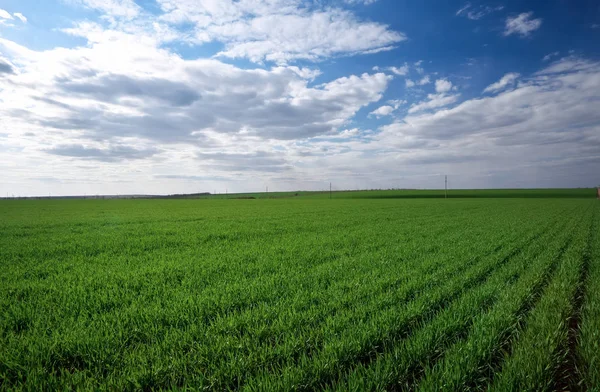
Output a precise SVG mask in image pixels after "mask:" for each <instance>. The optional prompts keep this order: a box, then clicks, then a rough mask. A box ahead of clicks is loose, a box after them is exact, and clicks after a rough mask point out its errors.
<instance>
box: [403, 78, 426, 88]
mask: <svg viewBox="0 0 600 392" xmlns="http://www.w3.org/2000/svg"><path fill="white" fill-rule="evenodd" d="M429 83H431V79H429V75H425V76H424V77H422V78H421V79H419V80H416V81H415V80H411V79H406V81H405V84H406V87H408V88H411V87H415V86H424V85H426V84H429Z"/></svg>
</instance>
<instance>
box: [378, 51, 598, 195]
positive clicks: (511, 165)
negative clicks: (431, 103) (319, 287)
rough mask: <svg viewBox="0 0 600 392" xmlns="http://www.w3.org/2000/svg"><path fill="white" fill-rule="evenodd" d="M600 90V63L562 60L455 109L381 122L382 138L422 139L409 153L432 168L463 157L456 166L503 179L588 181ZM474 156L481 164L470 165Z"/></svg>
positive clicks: (394, 142) (389, 142) (389, 141)
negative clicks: (498, 91)
mask: <svg viewBox="0 0 600 392" xmlns="http://www.w3.org/2000/svg"><path fill="white" fill-rule="evenodd" d="M557 70H561V72H556V71H557ZM598 91H600V63H598V62H590V61H586V60H582V59H574V58H569V59H563V60H561V61H559V62H558V63H557V64H554V65H552V66H550V67H547V68H545V69H543V70H541V71H539V72H538V73H536V74H535V75H533V76H532V77H531V78H530V80H528V81H527V82H526V83H521V84H520V85H519V86H517V88H515V89H513V90H510V91H505V92H502V93H500V94H498V95H495V96H492V97H485V98H475V99H470V100H466V101H464V102H462V103H460V104H459V105H457V106H455V107H453V108H451V109H441V110H438V111H434V112H430V113H428V112H423V113H418V112H413V113H410V114H409V115H408V116H407V117H405V118H403V119H401V120H399V121H397V122H395V123H393V124H390V125H387V126H384V127H382V132H381V133H380V134H379V135H378V137H377V143H380V144H382V145H386V146H388V148H391V146H397V148H406V147H405V146H406V145H417V146H420V147H419V148H418V149H416V150H415V151H414V152H411V153H410V154H407V155H406V157H405V158H406V160H408V161H412V162H415V160H416V161H418V162H421V164H424V162H428V163H427V164H428V165H430V166H432V167H441V166H440V165H448V164H450V163H452V162H453V161H454V160H455V158H456V157H459V161H458V162H455V163H453V165H454V166H453V168H454V169H453V170H455V171H461V173H463V174H466V173H469V172H471V173H472V174H473V175H476V174H477V173H486V175H487V176H490V177H491V178H493V179H494V180H495V181H498V182H502V183H503V184H507V183H511V184H514V185H517V184H518V185H519V186H536V185H537V186H545V185H546V184H551V183H561V184H562V186H583V184H590V185H591V183H590V182H589V181H590V180H591V179H593V178H596V179H598V177H597V174H593V173H594V170H595V168H594V167H595V166H596V165H597V164H598V163H600V155H599V154H598V151H600V150H599V147H600V136H599V135H600V114H598V111H597V110H594V107H595V104H596V103H597V101H598V99H599V98H600V95H599V93H598ZM469 157H470V158H469ZM472 159H476V160H478V164H477V165H474V166H472V168H473V169H469V167H468V164H469V161H470V160H472ZM495 165H496V166H498V165H500V166H498V167H501V169H500V170H498V169H494V168H493V167H494V166H495ZM508 176H512V178H509V177H508Z"/></svg>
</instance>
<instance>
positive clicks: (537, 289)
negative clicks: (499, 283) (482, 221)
mask: <svg viewBox="0 0 600 392" xmlns="http://www.w3.org/2000/svg"><path fill="white" fill-rule="evenodd" d="M565 226H567V224H564V225H563V227H562V228H563V229H564V227H565ZM540 236H541V235H537V236H536V238H539V237H540ZM572 239H573V235H571V237H570V238H569V239H568V240H567V241H566V243H565V244H564V245H563V246H562V247H561V248H560V249H559V251H558V254H557V256H556V257H555V260H554V261H553V262H552V263H550V264H549V265H548V267H547V268H546V270H545V271H544V276H543V278H542V279H540V280H539V281H538V282H537V283H536V285H535V286H534V288H533V292H532V294H531V295H530V296H529V298H527V300H526V301H525V302H524V303H523V305H522V306H521V308H519V310H518V311H517V313H516V318H517V319H519V318H520V317H524V316H525V315H526V314H528V313H529V312H530V311H531V310H532V309H533V307H534V305H535V303H536V302H537V300H539V298H540V297H541V294H542V291H543V290H544V288H545V287H546V286H547V285H548V283H549V281H550V279H551V277H552V275H553V273H554V271H555V270H556V268H557V267H558V263H559V261H560V259H561V258H562V256H563V254H564V253H565V252H566V250H567V249H568V247H569V245H570V243H571V242H572ZM519 253H520V252H519ZM494 302H495V301H494ZM492 305H493V304H492ZM490 307H491V306H490ZM486 310H487V309H483V311H486ZM472 327H473V323H472V322H469V323H468V324H467V325H466V327H465V329H466V331H461V333H459V334H457V335H456V336H448V337H444V338H445V339H444V342H443V343H442V344H441V345H440V347H438V351H437V352H436V353H435V354H434V355H433V356H432V357H431V358H429V359H428V360H427V365H428V366H433V365H435V364H436V363H437V362H439V361H441V360H442V359H443V358H444V356H445V350H446V349H447V348H448V347H450V346H451V344H452V342H457V341H460V340H464V339H465V338H466V337H467V336H468V334H469V333H470V330H471V329H472ZM446 341H448V342H451V343H450V344H446V343H445V342H446ZM504 348H506V347H504ZM502 349H503V347H500V348H499V350H500V351H501V352H503V351H502ZM496 370H497V369H496ZM424 371H425V366H419V367H418V368H415V369H414V370H413V371H412V372H411V374H410V375H409V377H408V378H407V379H406V380H405V381H404V382H403V383H402V384H394V385H388V386H387V387H386V390H390V391H404V390H414V389H415V388H417V387H418V383H419V380H421V379H422V377H423V375H424ZM491 373H492V374H493V372H491ZM479 379H481V378H479Z"/></svg>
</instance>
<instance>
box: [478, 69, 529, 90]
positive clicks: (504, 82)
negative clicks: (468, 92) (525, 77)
mask: <svg viewBox="0 0 600 392" xmlns="http://www.w3.org/2000/svg"><path fill="white" fill-rule="evenodd" d="M519 76H521V75H520V74H518V73H516V72H511V73H507V74H506V75H504V76H503V77H502V78H501V79H500V80H499V81H497V82H496V83H492V84H490V85H489V86H487V87H486V88H485V89H484V90H483V92H484V93H495V92H498V91H500V90H503V89H505V88H506V87H508V86H512V85H513V84H514V83H515V81H516V80H517V79H518V78H519Z"/></svg>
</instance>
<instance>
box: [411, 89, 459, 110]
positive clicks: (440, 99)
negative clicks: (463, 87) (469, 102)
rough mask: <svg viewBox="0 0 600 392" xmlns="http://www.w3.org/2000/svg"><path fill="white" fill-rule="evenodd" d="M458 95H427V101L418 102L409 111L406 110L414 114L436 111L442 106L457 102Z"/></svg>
mask: <svg viewBox="0 0 600 392" xmlns="http://www.w3.org/2000/svg"><path fill="white" fill-rule="evenodd" d="M459 96H460V94H456V95H447V94H444V93H441V94H428V95H427V100H426V101H422V102H419V103H417V104H413V105H412V106H411V107H410V109H408V113H416V112H420V111H423V110H430V109H436V108H440V107H444V106H448V105H450V104H453V103H455V102H456V101H457V100H458V97H459Z"/></svg>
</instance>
